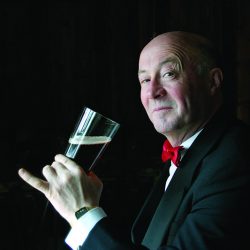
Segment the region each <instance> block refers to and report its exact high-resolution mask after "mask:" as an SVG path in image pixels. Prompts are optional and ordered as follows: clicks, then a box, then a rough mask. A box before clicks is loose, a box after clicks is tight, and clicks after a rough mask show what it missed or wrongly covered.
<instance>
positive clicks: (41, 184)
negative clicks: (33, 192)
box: [18, 168, 49, 194]
mask: <svg viewBox="0 0 250 250" xmlns="http://www.w3.org/2000/svg"><path fill="white" fill-rule="evenodd" d="M18 174H19V176H20V177H21V178H22V179H23V180H24V181H25V182H27V183H28V184H29V185H30V186H32V187H33V188H35V189H37V190H39V191H40V192H42V193H44V194H47V192H48V190H49V183H48V182H47V181H44V180H42V179H40V178H37V177H35V176H34V175H32V174H31V173H30V172H28V171H27V170H25V169H23V168H21V169H19V171H18Z"/></svg>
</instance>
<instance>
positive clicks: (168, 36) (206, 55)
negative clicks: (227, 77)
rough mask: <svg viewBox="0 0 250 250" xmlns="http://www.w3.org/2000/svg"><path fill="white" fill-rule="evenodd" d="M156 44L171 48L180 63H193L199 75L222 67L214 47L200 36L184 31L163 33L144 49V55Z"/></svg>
mask: <svg viewBox="0 0 250 250" xmlns="http://www.w3.org/2000/svg"><path fill="white" fill-rule="evenodd" d="M156 44H161V45H162V46H165V47H166V48H168V47H171V50H172V53H173V54H174V56H176V57H177V58H179V61H180V62H183V61H188V62H189V63H192V64H193V65H195V67H196V68H197V73H199V74H203V73H205V72H208V71H209V70H210V69H211V68H214V67H220V66H221V65H220V60H219V56H218V53H217V51H216V49H215V47H214V45H213V44H212V43H211V41H209V40H208V39H206V38H205V37H202V36H200V35H197V34H194V33H189V32H184V31H172V32H167V33H163V34H160V35H158V36H156V37H155V38H153V39H152V40H151V41H150V42H149V43H148V44H147V45H146V46H145V47H144V48H143V50H142V53H143V52H144V51H145V50H147V49H148V48H152V47H153V46H155V45H156Z"/></svg>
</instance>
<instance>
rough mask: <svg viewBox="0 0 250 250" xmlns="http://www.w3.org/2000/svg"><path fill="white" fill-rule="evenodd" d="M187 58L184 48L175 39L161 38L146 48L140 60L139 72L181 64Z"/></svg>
mask: <svg viewBox="0 0 250 250" xmlns="http://www.w3.org/2000/svg"><path fill="white" fill-rule="evenodd" d="M184 58H185V52H184V48H183V47H182V46H181V44H179V43H177V42H174V41H173V39H169V38H166V37H160V38H155V39H153V40H152V41H151V42H150V43H149V44H148V45H146V46H145V47H144V49H143V50H142V52H141V55H140V58H139V70H144V69H146V68H153V67H157V66H160V65H161V64H162V63H163V62H165V63H170V64H171V63H177V62H178V63H181V64H183V62H184Z"/></svg>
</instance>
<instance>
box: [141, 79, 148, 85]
mask: <svg viewBox="0 0 250 250" xmlns="http://www.w3.org/2000/svg"><path fill="white" fill-rule="evenodd" d="M147 82H150V79H148V78H146V79H142V80H140V84H145V83H147Z"/></svg>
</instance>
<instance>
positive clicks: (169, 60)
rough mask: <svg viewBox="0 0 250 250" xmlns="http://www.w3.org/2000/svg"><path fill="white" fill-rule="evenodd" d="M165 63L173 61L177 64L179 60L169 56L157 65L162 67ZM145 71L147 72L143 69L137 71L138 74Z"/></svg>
mask: <svg viewBox="0 0 250 250" xmlns="http://www.w3.org/2000/svg"><path fill="white" fill-rule="evenodd" d="M167 63H175V64H177V65H179V64H180V63H179V61H178V60H177V59H176V58H175V57H169V58H167V59H165V60H164V61H162V62H160V63H159V66H160V67H162V66H163V65H165V64H167ZM145 72H147V71H146V70H143V69H142V70H139V71H138V75H140V74H143V73H145Z"/></svg>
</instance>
